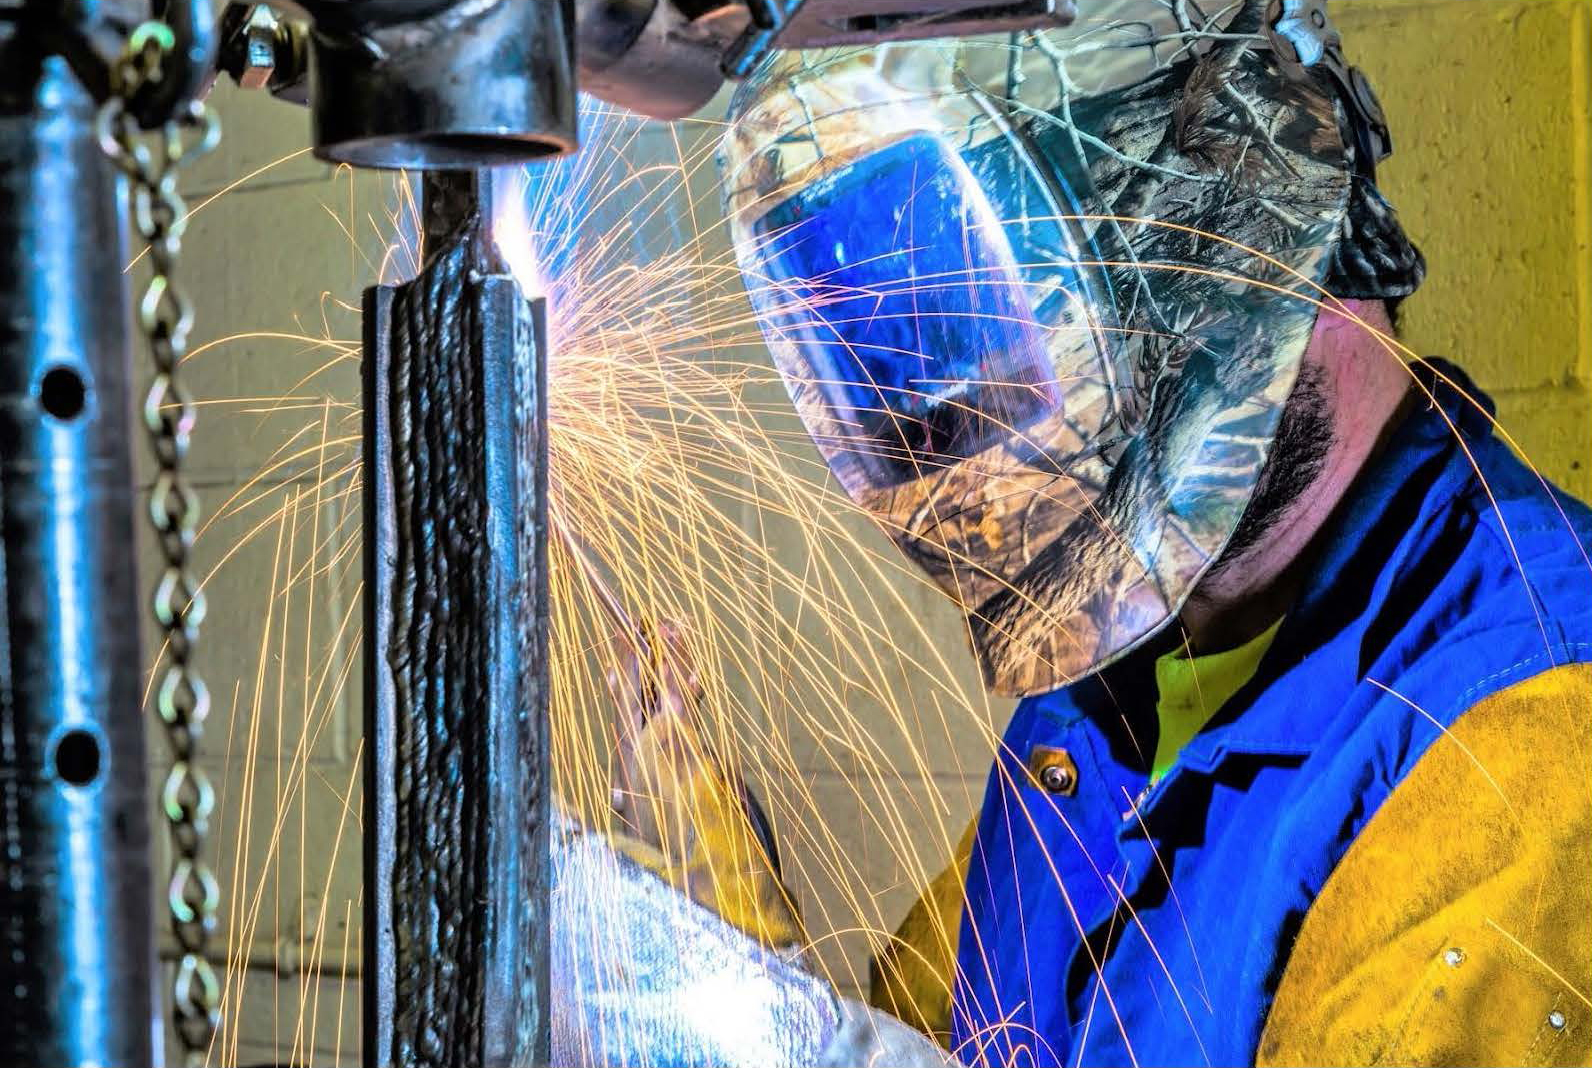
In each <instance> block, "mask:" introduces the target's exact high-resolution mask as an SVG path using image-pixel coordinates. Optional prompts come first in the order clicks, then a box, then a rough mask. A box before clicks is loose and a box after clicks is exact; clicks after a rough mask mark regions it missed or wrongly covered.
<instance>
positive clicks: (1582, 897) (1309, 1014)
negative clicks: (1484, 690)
mask: <svg viewBox="0 0 1592 1068" xmlns="http://www.w3.org/2000/svg"><path fill="white" fill-rule="evenodd" d="M1589 1058H1592V666H1589V665H1572V666H1568V667H1561V668H1556V669H1554V670H1551V671H1548V672H1545V673H1543V674H1542V675H1539V676H1537V677H1535V678H1532V679H1529V680H1527V681H1525V682H1521V683H1518V684H1517V685H1515V686H1512V687H1510V688H1508V689H1506V690H1503V691H1501V692H1499V693H1497V694H1495V695H1493V696H1492V697H1489V698H1488V699H1486V700H1485V701H1482V702H1481V703H1480V704H1478V705H1476V706H1475V707H1474V708H1471V709H1470V710H1469V711H1467V712H1466V713H1465V714H1464V715H1462V716H1461V717H1460V718H1459V719H1458V720H1457V721H1456V722H1455V723H1454V725H1453V727H1452V729H1451V730H1449V731H1448V732H1447V733H1446V734H1445V735H1444V736H1443V737H1442V738H1440V739H1439V740H1438V741H1437V742H1436V743H1434V744H1433V745H1432V747H1431V749H1430V750H1429V751H1428V752H1427V753H1426V754H1425V755H1424V756H1422V758H1421V759H1420V761H1419V762H1418V763H1417V764H1416V765H1415V767H1414V768H1413V769H1412V770H1411V771H1410V773H1409V775H1408V776H1407V777H1406V778H1405V779H1404V781H1403V782H1401V783H1400V784H1399V785H1398V786H1397V787H1396V788H1395V789H1394V791H1393V794H1392V795H1391V796H1390V797H1389V798H1388V799H1387V801H1386V802H1384V803H1383V805H1382V806H1381V808H1380V809H1379V810H1378V811H1377V812H1376V814H1375V815H1374V816H1373V817H1372V818H1371V820H1370V822H1369V823H1368V824H1367V825H1366V827H1365V828H1364V830H1363V831H1362V832H1361V833H1360V835H1359V837H1358V838H1356V839H1355V841H1354V843H1353V844H1352V845H1351V846H1350V847H1349V850H1348V852H1347V854H1346V855H1345V856H1344V858H1343V860H1342V861H1341V862H1340V863H1339V865H1338V867H1337V869H1336V870H1335V871H1334V872H1333V873H1332V875H1331V877H1330V878H1329V879H1328V880H1327V883H1326V886H1325V887H1324V888H1323V889H1322V891H1321V894H1320V896H1319V897H1318V898H1317V899H1316V902H1315V904H1314V905H1313V906H1312V907H1311V909H1310V911H1309V913H1308V914H1307V915H1306V916H1305V919H1304V923H1303V925H1302V927H1301V929H1300V931H1299V935H1298V937H1297V939H1296V941H1295V943H1294V947H1293V951H1292V954H1291V955H1290V957H1289V960H1288V964H1287V967H1286V969H1285V971H1284V973H1283V976H1282V980H1281V983H1280V985H1279V987H1278V990H1277V995H1276V998H1275V1000H1274V1002H1273V1004H1272V1009H1271V1013H1270V1015H1269V1017H1268V1018H1267V1022H1266V1029H1265V1032H1264V1034H1263V1035H1262V1038H1261V1043H1260V1048H1259V1050H1258V1053H1257V1062H1258V1063H1259V1064H1263V1065H1272V1064H1316V1065H1320V1064H1355V1065H1358V1064H1400V1065H1403V1064H1411V1065H1414V1064H1521V1065H1528V1064H1529V1065H1537V1064H1587V1063H1589Z"/></svg>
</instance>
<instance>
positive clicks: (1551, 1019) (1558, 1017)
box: [1548, 1009, 1564, 1031]
mask: <svg viewBox="0 0 1592 1068" xmlns="http://www.w3.org/2000/svg"><path fill="white" fill-rule="evenodd" d="M1548 1026H1549V1027H1551V1028H1553V1029H1554V1030H1555V1031H1563V1030H1564V1013H1562V1012H1560V1011H1559V1010H1558V1009H1554V1010H1553V1011H1552V1012H1550V1013H1548Z"/></svg>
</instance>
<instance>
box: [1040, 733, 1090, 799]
mask: <svg viewBox="0 0 1592 1068" xmlns="http://www.w3.org/2000/svg"><path fill="white" fill-rule="evenodd" d="M1028 777H1029V778H1030V779H1031V780H1033V783H1034V785H1035V786H1038V787H1039V788H1040V789H1041V790H1043V791H1045V792H1046V793H1047V794H1055V795H1057V796H1058V797H1071V796H1072V795H1073V794H1076V793H1077V792H1078V765H1077V764H1076V763H1074V762H1073V759H1072V754H1071V753H1069V752H1067V750H1065V749H1061V748H1057V747H1054V746H1049V745H1036V746H1034V747H1033V748H1032V749H1030V750H1029V751H1028Z"/></svg>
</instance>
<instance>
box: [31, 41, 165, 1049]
mask: <svg viewBox="0 0 1592 1068" xmlns="http://www.w3.org/2000/svg"><path fill="white" fill-rule="evenodd" d="M0 68H4V69H3V70H0V82H3V85H0V554H3V558H0V585H3V590H0V600H3V605H4V614H3V615H0V873H3V874H0V990H3V991H4V994H3V998H4V1001H5V1004H6V1005H7V1006H8V1009H7V1016H6V1019H5V1022H4V1023H3V1024H0V1063H4V1064H27V1065H37V1064H52V1065H88V1064H150V1063H153V1062H155V1061H156V1060H157V1059H158V1051H159V1040H158V1038H157V1037H156V1034H157V1032H156V1021H157V1020H158V1018H159V1017H158V1014H157V1010H156V1004H155V995H154V983H153V974H154V958H155V953H154V936H153V927H152V923H151V920H152V914H151V911H150V899H149V894H150V867H149V826H148V817H147V814H146V808H145V806H146V805H147V803H148V802H147V795H146V790H145V775H146V771H145V757H144V733H143V717H142V711H141V710H142V702H141V701H140V673H141V668H142V665H143V660H142V658H141V657H140V655H139V644H138V628H137V626H136V625H135V623H134V621H135V620H137V619H139V618H141V617H142V615H143V607H142V604H141V602H140V597H139V594H138V588H137V584H136V576H135V556H134V544H135V543H134V538H133V529H134V527H133V522H134V519H133V510H134V508H135V506H136V498H135V495H134V487H133V475H132V461H131V456H130V445H129V433H128V416H129V410H130V407H131V400H130V397H131V394H130V384H129V375H130V354H129V349H128V342H127V339H128V322H129V314H128V290H127V280H126V276H125V275H123V273H122V266H123V264H124V263H125V262H126V256H125V247H124V246H123V244H122V243H121V234H122V232H123V223H122V219H123V215H122V211H121V208H122V204H123V200H122V191H121V189H120V185H119V182H118V180H117V178H116V176H115V174H114V172H113V170H112V167H111V164H110V162H109V161H108V160H107V159H106V157H105V156H104V154H103V153H102V152H101V150H100V147H99V145H98V143H97V141H96V139H95V134H94V112H95V109H94V105H93V102H92V101H91V100H90V99H89V98H88V96H87V93H86V92H85V91H84V90H83V89H82V87H81V86H80V85H79V84H78V82H77V80H76V78H74V77H73V75H72V74H71V72H70V71H68V70H67V68H66V64H65V62H64V61H63V60H61V59H60V58H58V57H52V58H47V59H42V60H40V59H38V58H37V57H34V58H32V59H31V60H28V59H24V58H19V54H18V52H17V51H16V50H14V49H13V50H11V51H9V52H7V54H6V55H4V56H0Z"/></svg>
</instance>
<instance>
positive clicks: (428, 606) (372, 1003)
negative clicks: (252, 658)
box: [364, 175, 548, 1066]
mask: <svg viewBox="0 0 1592 1068" xmlns="http://www.w3.org/2000/svg"><path fill="white" fill-rule="evenodd" d="M426 181H427V191H426V196H425V201H426V204H425V215H426V227H427V238H428V247H430V248H431V249H433V253H432V255H431V256H430V257H429V259H428V262H427V264H426V267H425V269H424V270H423V271H422V272H421V273H420V275H419V276H418V277H417V278H415V279H414V280H413V281H411V282H408V283H406V284H404V285H400V286H391V287H386V286H379V287H375V288H373V289H371V290H369V291H368V292H367V294H366V303H365V411H366V415H365V505H366V531H367V535H366V537H367V541H366V579H367V582H366V589H367V597H366V632H365V633H366V649H365V664H366V754H367V756H366V761H367V762H366V791H365V804H366V820H365V836H366V851H365V861H366V871H365V886H366V902H367V907H366V918H365V932H366V936H365V947H364V952H365V961H366V969H365V972H364V983H365V993H364V997H365V1025H366V1026H365V1036H366V1049H365V1062H366V1064H369V1065H387V1064H399V1065H450V1066H452V1065H458V1066H463V1065H498V1064H526V1063H545V1062H546V1059H547V1056H548V1031H547V1021H546V1018H545V1005H546V1000H545V988H546V982H547V947H546V926H545V921H546V916H547V901H546V894H547V838H546V835H547V805H548V798H547V782H548V756H547V727H546V694H547V686H546V682H547V675H546V659H545V650H546V634H547V614H546V593H545V590H546V576H545V572H544V569H545V559H546V543H545V538H546V532H545V517H546V505H545V479H546V445H545V440H544V438H543V426H544V418H545V416H544V413H545V389H544V385H545V364H546V341H545V338H546V330H545V325H544V322H543V317H542V308H541V302H540V301H536V302H532V301H528V300H526V299H525V297H524V296H523V295H522V294H521V292H520V290H519V286H518V284H517V283H516V282H515V281H514V279H513V278H512V277H511V276H509V275H507V274H504V273H501V272H502V269H503V265H502V263H501V260H500V258H499V257H498V256H497V254H496V251H495V249H494V247H493V246H492V244H491V240H490V235H489V234H488V233H487V225H488V224H487V222H486V221H484V219H489V218H490V215H489V213H486V212H483V211H482V210H481V205H482V204H483V203H486V202H487V201H488V200H489V196H488V189H489V184H490V178H489V177H487V176H485V175H483V176H481V178H480V179H479V182H478V181H477V179H476V178H475V177H474V176H469V175H448V176H429V175H428V176H427V179H426Z"/></svg>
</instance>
